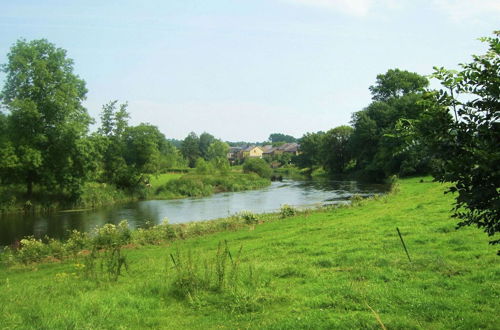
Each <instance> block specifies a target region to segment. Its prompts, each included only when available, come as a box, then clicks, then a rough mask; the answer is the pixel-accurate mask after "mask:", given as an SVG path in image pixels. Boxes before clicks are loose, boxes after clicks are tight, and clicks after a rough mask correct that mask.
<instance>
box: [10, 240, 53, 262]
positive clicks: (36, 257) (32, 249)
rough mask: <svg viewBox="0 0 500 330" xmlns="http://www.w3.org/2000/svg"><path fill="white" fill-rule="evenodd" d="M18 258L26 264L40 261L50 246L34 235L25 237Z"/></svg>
mask: <svg viewBox="0 0 500 330" xmlns="http://www.w3.org/2000/svg"><path fill="white" fill-rule="evenodd" d="M20 243H21V245H20V248H19V250H18V251H17V254H16V258H17V259H18V260H19V261H21V262H22V263H24V264H28V263H32V262H39V261H41V260H42V259H43V258H45V257H46V256H47V255H48V253H49V247H48V246H47V245H45V244H43V242H42V241H41V240H40V239H36V238H34V237H33V236H29V237H26V238H23V239H22V240H21V242H20Z"/></svg>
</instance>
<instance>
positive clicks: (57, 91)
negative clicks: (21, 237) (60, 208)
mask: <svg viewBox="0 0 500 330" xmlns="http://www.w3.org/2000/svg"><path fill="white" fill-rule="evenodd" d="M7 59H8V63H7V64H5V65H3V66H2V71H3V72H4V73H5V74H6V83H5V85H4V87H3V89H2V92H1V93H0V99H1V101H2V103H3V104H4V105H5V107H6V108H7V110H8V112H9V116H8V129H7V130H8V132H9V135H10V136H9V140H10V141H11V147H9V148H11V150H13V151H14V154H15V156H16V158H17V166H15V170H14V171H13V173H12V174H13V175H15V176H16V177H17V179H19V180H20V181H23V182H24V183H25V184H26V187H27V188H26V189H27V193H28V196H31V194H32V190H33V184H35V183H40V184H42V185H44V186H45V187H47V188H49V189H55V188H58V189H59V190H60V191H66V192H69V193H71V194H72V195H75V194H77V193H78V191H79V189H80V187H81V185H82V184H83V182H84V180H85V177H86V175H87V174H88V171H87V170H88V169H87V168H86V166H85V164H82V163H80V161H81V160H82V158H81V157H80V155H81V154H82V152H83V151H82V150H81V148H85V144H84V143H79V142H80V140H81V139H82V138H83V137H84V136H85V135H86V133H87V129H88V125H89V124H90V123H91V118H90V117H89V115H88V114H87V110H86V109H85V108H84V107H83V106H82V101H83V100H84V99H85V95H86V93H87V89H86V88H85V82H84V81H83V80H82V79H80V78H79V77H78V76H77V75H75V74H74V73H73V61H72V60H71V59H69V58H67V57H66V51H65V50H64V49H61V48H56V47H55V46H54V45H53V44H51V43H49V42H48V41H47V40H44V39H41V40H34V41H30V42H27V41H25V40H19V41H17V42H16V44H14V45H13V46H12V48H11V49H10V52H9V54H8V55H7ZM83 153H84V152H83Z"/></svg>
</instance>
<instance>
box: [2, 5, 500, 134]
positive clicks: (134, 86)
mask: <svg viewBox="0 0 500 330" xmlns="http://www.w3.org/2000/svg"><path fill="white" fill-rule="evenodd" d="M499 18H500V1H497V0H475V1H472V0H442V1H438V0H421V1H410V0H400V1H396V0H381V1H375V0H247V1H243V0H241V1H240V0H211V1H207V0H201V1H191V0H182V1H180V0H179V1H127V0H121V1H102V0H100V1H94V0H87V1H67V0H66V1H54V0H47V1H40V0H37V1H23V0H18V1H10V0H9V1H7V0H0V63H5V62H6V54H7V53H8V51H9V48H10V47H11V45H12V44H13V43H14V42H15V41H16V40H17V39H19V38H25V39H27V40H31V39H39V38H46V39H48V40H49V41H50V42H52V43H54V44H56V45H57V46H58V47H62V48H64V49H66V50H67V52H68V56H69V57H70V58H72V59H73V60H74V61H75V68H74V70H75V73H77V74H78V75H79V76H80V77H81V78H83V79H84V80H85V81H86V83H87V88H88V90H89V92H88V94H87V100H86V102H85V106H86V107H87V109H88V111H89V113H90V114H91V115H92V116H93V117H94V118H96V119H97V118H98V116H99V113H100V111H101V107H102V105H103V104H105V103H107V102H108V101H110V100H119V101H120V102H125V101H127V102H128V103H129V111H130V113H131V123H132V124H138V123H140V122H149V123H152V124H154V125H156V126H158V127H159V128H160V130H161V131H162V132H163V133H164V134H165V135H166V136H167V137H169V138H184V137H185V136H186V135H187V134H188V133H189V132H191V131H194V132H197V133H198V134H199V133H202V132H203V131H207V132H209V133H211V134H214V135H215V136H216V137H219V138H222V139H224V140H231V141H236V140H246V141H262V140H265V139H267V137H268V136H269V134H270V133H274V132H281V133H286V134H291V135H294V136H297V137H300V136H302V135H303V134H304V133H306V132H311V131H318V130H328V129H330V128H333V127H336V126H339V125H343V124H348V123H349V121H350V116H351V113H352V112H354V111H358V110H361V109H362V108H363V107H365V106H366V105H368V103H369V102H370V94H369V91H368V86H370V85H371V84H373V83H374V81H375V78H376V75H377V74H380V73H384V72H386V71H387V70H388V69H391V68H400V69H405V70H409V71H414V72H417V73H420V74H424V75H426V74H430V73H431V72H432V67H433V66H445V67H447V68H452V69H453V68H457V64H458V63H463V62H467V61H469V60H470V58H471V57H470V56H471V54H474V53H476V54H479V53H482V52H483V51H484V50H485V45H483V44H481V43H480V42H479V41H477V38H478V37H481V36H487V35H491V32H492V31H493V30H498V29H500V26H499V25H498V22H500V19H499ZM3 78H4V76H3V75H2V76H0V79H1V80H0V81H1V83H2V84H3Z"/></svg>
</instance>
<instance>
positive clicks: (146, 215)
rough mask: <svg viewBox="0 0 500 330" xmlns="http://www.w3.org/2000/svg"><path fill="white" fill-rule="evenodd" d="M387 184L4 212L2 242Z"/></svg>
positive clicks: (221, 213) (179, 219) (313, 200)
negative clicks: (42, 211) (45, 211)
mask: <svg viewBox="0 0 500 330" xmlns="http://www.w3.org/2000/svg"><path fill="white" fill-rule="evenodd" d="M387 189H388V187H387V186H384V185H368V184H361V183H358V182H355V181H328V182H325V181H321V182H319V181H292V180H285V181H283V182H273V183H272V184H271V185H270V186H269V187H267V188H264V189H259V190H250V191H242V192H226V193H220V194H215V195H212V196H210V197H205V198H186V199H177V200H148V201H140V202H134V203H127V204H119V205H113V206H109V207H105V208H99V209H95V210H85V211H63V212H56V213H51V214H36V215H26V214H8V215H0V245H8V244H12V243H13V242H15V241H16V240H19V239H20V238H22V237H24V236H28V235H34V236H35V237H44V236H45V235H47V236H49V237H52V238H64V237H65V236H66V235H67V234H68V232H69V231H70V230H72V229H77V230H79V231H91V230H92V229H93V228H95V227H96V226H102V225H103V224H105V223H115V224H116V223H118V222H120V221H121V220H123V219H126V220H127V221H128V222H129V225H130V227H131V228H138V227H141V226H145V225H146V224H147V223H148V222H149V223H161V222H162V220H163V219H165V218H167V219H168V221H169V223H184V222H190V221H200V220H209V219H216V218H222V217H227V216H230V215H232V214H235V213H238V212H241V211H244V210H246V211H251V212H254V213H265V212H273V211H278V210H279V209H280V207H281V206H282V205H283V204H288V205H293V206H295V207H297V208H312V207H317V206H323V205H327V204H339V203H347V201H348V200H349V198H350V197H351V196H352V195H353V194H359V195H361V196H370V195H373V194H380V193H385V192H386V191H387Z"/></svg>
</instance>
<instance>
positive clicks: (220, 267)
mask: <svg viewBox="0 0 500 330" xmlns="http://www.w3.org/2000/svg"><path fill="white" fill-rule="evenodd" d="M241 254H242V247H240V249H239V250H238V252H237V253H235V254H234V253H231V251H230V250H229V247H228V244H227V241H224V242H222V241H220V242H219V244H218V247H217V251H216V254H215V257H213V258H210V257H205V258H200V257H195V256H193V254H192V251H190V250H189V251H187V252H185V253H182V252H180V251H179V250H177V252H176V253H175V254H170V260H171V262H172V265H173V269H174V278H173V281H172V283H171V285H170V294H171V295H173V296H174V297H177V298H180V299H184V300H187V302H188V303H189V305H190V306H191V307H193V308H200V307H203V306H206V305H214V307H216V308H220V309H223V310H226V311H227V312H230V313H237V314H243V313H249V312H259V311H262V308H263V304H264V301H263V300H262V299H260V298H261V291H262V289H261V288H262V287H268V286H269V284H270V283H269V281H268V282H264V281H262V276H258V275H257V271H256V270H255V269H254V267H253V266H252V265H250V266H249V267H248V268H247V269H245V270H243V269H241ZM213 296H217V297H218V298H219V299H218V300H214V297H213Z"/></svg>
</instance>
